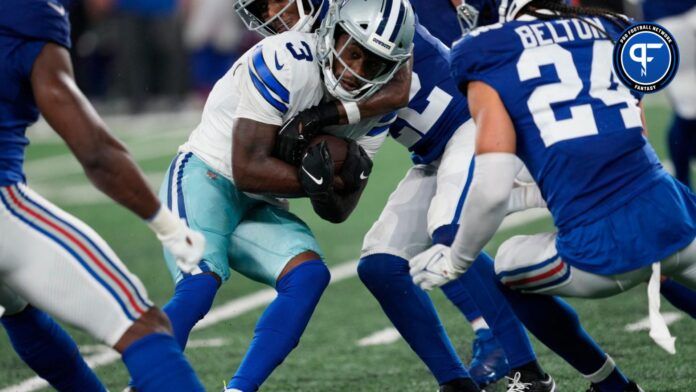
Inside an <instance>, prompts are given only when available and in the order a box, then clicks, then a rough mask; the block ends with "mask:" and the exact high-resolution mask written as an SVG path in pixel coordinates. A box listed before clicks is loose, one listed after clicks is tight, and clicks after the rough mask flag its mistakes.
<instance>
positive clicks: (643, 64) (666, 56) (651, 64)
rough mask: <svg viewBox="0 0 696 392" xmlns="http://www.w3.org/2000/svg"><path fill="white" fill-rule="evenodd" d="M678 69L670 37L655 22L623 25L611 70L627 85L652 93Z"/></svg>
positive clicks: (673, 45) (674, 47)
mask: <svg viewBox="0 0 696 392" xmlns="http://www.w3.org/2000/svg"><path fill="white" fill-rule="evenodd" d="M677 68H679V49H678V48H677V42H676V41H675V40H674V36H672V34H670V32H669V31H667V30H666V29H665V28H664V27H662V26H660V25H658V24H655V23H638V24H634V25H632V26H631V27H629V28H627V29H626V30H625V31H624V32H623V33H622V34H621V37H620V38H619V39H618V41H617V42H616V46H615V47H614V69H615V70H616V74H617V75H619V78H620V79H621V81H622V82H623V84H625V85H626V86H627V87H628V88H630V89H633V90H635V91H638V92H641V93H654V92H657V91H659V90H661V89H663V88H664V87H666V86H667V85H668V84H669V82H671V81H672V79H673V78H674V75H675V74H676V72H677Z"/></svg>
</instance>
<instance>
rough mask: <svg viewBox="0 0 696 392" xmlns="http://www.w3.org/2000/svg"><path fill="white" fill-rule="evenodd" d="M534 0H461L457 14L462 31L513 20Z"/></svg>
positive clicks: (465, 31)
mask: <svg viewBox="0 0 696 392" xmlns="http://www.w3.org/2000/svg"><path fill="white" fill-rule="evenodd" d="M532 1H534V0H462V4H461V5H459V6H458V7H457V16H458V17H459V23H460V24H461V27H462V31H464V33H467V32H469V31H470V30H473V29H475V28H476V27H479V26H486V25H490V24H494V23H503V22H509V21H511V20H514V19H515V18H516V17H517V15H518V14H519V12H520V11H521V10H522V8H524V6H526V5H527V4H529V3H531V2H532Z"/></svg>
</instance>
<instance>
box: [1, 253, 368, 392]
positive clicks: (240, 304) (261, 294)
mask: <svg viewBox="0 0 696 392" xmlns="http://www.w3.org/2000/svg"><path fill="white" fill-rule="evenodd" d="M357 266H358V262H357V260H353V261H349V262H345V263H343V264H339V265H337V266H335V267H333V268H331V283H336V282H340V281H342V280H345V279H348V278H352V277H354V276H355V275H356V273H357ZM275 297H276V292H275V290H273V289H265V290H260V291H257V292H254V293H251V294H248V295H245V296H244V297H241V298H239V299H236V300H232V301H229V302H227V303H225V304H223V305H220V306H217V307H215V308H214V309H213V310H211V311H210V313H208V314H207V315H206V316H205V318H204V319H203V320H201V321H199V322H198V324H196V327H195V328H194V330H199V329H203V328H206V327H210V326H212V325H215V324H218V323H220V322H223V321H226V320H230V319H233V318H235V317H239V316H242V315H243V314H245V313H247V312H250V311H252V310H254V309H257V308H260V307H262V306H264V305H267V304H269V303H270V302H271V301H273V299H274V298H275ZM191 343H192V344H193V346H191V344H189V345H188V346H187V347H195V346H196V345H198V347H211V344H213V343H211V342H206V343H203V342H198V343H196V341H195V340H194V341H192V342H191ZM205 344H207V346H205ZM89 349H91V350H94V349H93V348H91V347H90V348H89ZM120 358H121V356H120V355H119V354H118V353H117V352H116V351H114V350H111V349H108V348H106V349H105V350H102V351H101V352H99V350H97V353H96V354H93V355H90V356H88V357H86V358H85V361H87V363H88V364H89V366H90V367H91V368H97V367H100V366H106V365H109V364H111V363H114V362H116V361H118V360H119V359H120ZM48 386H49V385H48V383H47V382H46V381H44V380H43V379H41V378H39V377H32V378H29V379H26V380H24V381H22V382H20V383H18V384H15V385H12V386H9V387H6V388H4V389H0V392H31V391H36V390H39V389H41V388H46V387H48Z"/></svg>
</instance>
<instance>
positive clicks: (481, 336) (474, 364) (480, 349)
mask: <svg viewBox="0 0 696 392" xmlns="http://www.w3.org/2000/svg"><path fill="white" fill-rule="evenodd" d="M472 357H473V358H472V359H471V364H470V365H469V374H471V378H473V379H474V381H476V382H477V383H478V385H479V386H481V387H482V388H483V387H485V386H486V385H489V384H492V383H494V382H496V381H498V380H500V379H501V378H503V377H505V375H506V374H508V373H509V372H510V366H509V365H508V361H507V358H506V357H505V351H504V350H503V348H502V347H500V344H498V341H497V340H496V339H495V337H494V336H493V333H491V330H490V329H488V328H485V329H479V330H478V331H476V338H474V342H473V348H472Z"/></svg>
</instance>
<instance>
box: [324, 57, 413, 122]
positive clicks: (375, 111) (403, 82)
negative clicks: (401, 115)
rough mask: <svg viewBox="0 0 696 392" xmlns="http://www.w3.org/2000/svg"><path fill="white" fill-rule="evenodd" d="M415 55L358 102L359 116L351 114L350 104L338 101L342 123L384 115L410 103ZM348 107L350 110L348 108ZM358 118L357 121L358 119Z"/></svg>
mask: <svg viewBox="0 0 696 392" xmlns="http://www.w3.org/2000/svg"><path fill="white" fill-rule="evenodd" d="M412 71H413V57H411V58H410V59H409V60H408V62H407V63H406V64H404V65H403V66H402V67H401V68H399V70H398V71H397V72H396V74H394V77H393V78H392V79H391V80H390V81H389V82H388V83H387V84H385V85H384V86H383V87H382V88H380V89H379V90H377V92H376V93H375V94H374V95H372V96H371V97H369V98H368V99H367V100H365V101H360V102H358V103H357V107H358V113H357V114H358V116H357V118H355V119H352V118H351V117H352V116H353V115H351V116H349V110H351V108H350V104H348V105H347V104H346V103H340V102H337V103H336V105H337V106H338V113H339V117H340V120H339V121H340V122H339V123H340V124H348V122H349V120H351V121H350V123H352V124H353V123H356V122H358V121H359V120H360V118H368V117H376V116H383V115H385V114H388V113H391V112H394V111H396V110H398V109H401V108H403V107H405V106H406V105H408V100H409V93H410V90H411V75H412V74H413V73H412ZM347 107H348V110H346V108H347ZM356 120H357V121H356Z"/></svg>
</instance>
